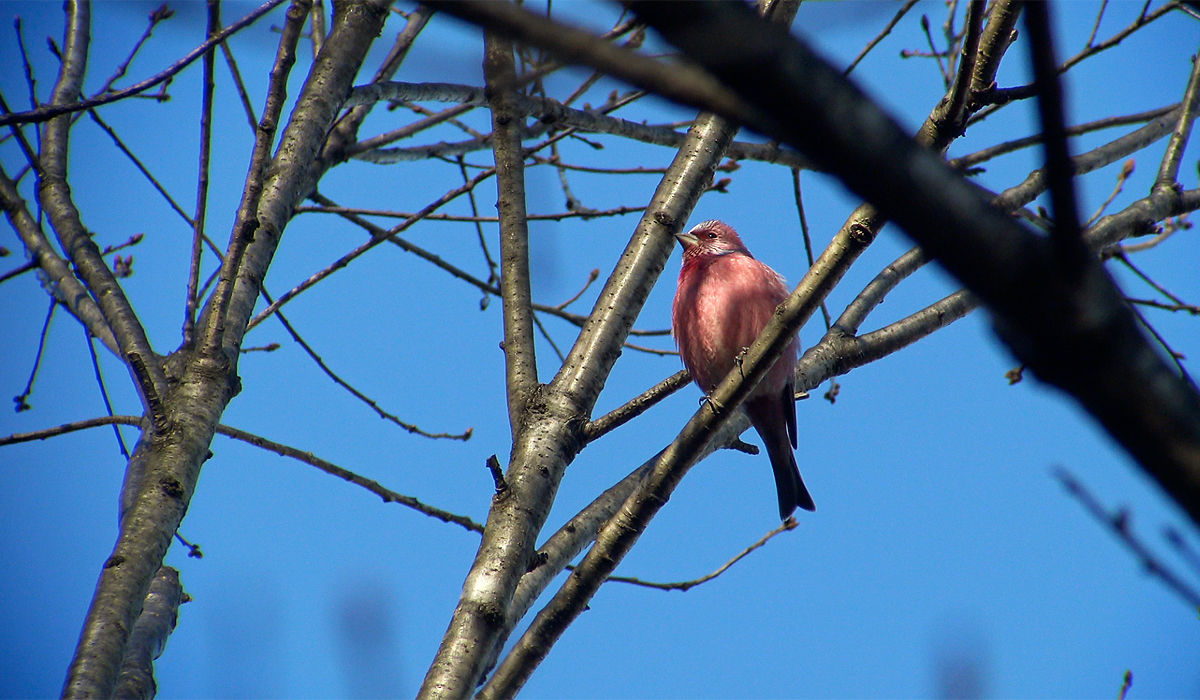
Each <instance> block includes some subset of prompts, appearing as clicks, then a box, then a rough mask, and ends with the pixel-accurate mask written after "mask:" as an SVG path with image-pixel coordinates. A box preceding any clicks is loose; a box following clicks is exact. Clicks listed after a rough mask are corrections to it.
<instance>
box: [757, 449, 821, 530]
mask: <svg viewBox="0 0 1200 700" xmlns="http://www.w3.org/2000/svg"><path fill="white" fill-rule="evenodd" d="M763 441H764V442H765V443H766V444H767V455H769V456H770V458H771V469H772V470H773V471H774V472H775V490H776V492H777V495H778V496H779V519H780V520H787V518H788V516H789V515H791V514H792V513H793V512H795V510H796V507H797V506H799V507H800V508H803V509H804V510H808V511H815V510H816V509H817V504H815V503H813V499H812V495H811V494H809V492H808V488H807V487H805V486H804V479H803V478H802V477H801V476H800V468H799V467H798V466H796V455H795V453H793V452H792V447H791V445H789V444H787V441H786V440H784V441H777V440H767V439H766V437H765V436H764V437H763ZM772 445H774V446H775V449H772Z"/></svg>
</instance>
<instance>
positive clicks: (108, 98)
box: [0, 0, 284, 126]
mask: <svg viewBox="0 0 1200 700" xmlns="http://www.w3.org/2000/svg"><path fill="white" fill-rule="evenodd" d="M283 2H284V0H267V2H266V4H264V5H263V6H262V7H259V8H258V9H256V10H254V11H253V12H251V13H250V14H248V15H246V16H245V17H243V18H242V19H240V20H238V21H237V22H234V23H233V24H231V25H229V26H228V27H226V28H225V29H224V30H223V31H222V32H221V33H220V34H219V35H217V36H215V37H212V38H211V39H209V40H208V41H205V42H204V43H203V44H201V45H199V46H197V47H196V48H194V49H192V50H191V51H190V52H188V54H187V55H186V56H184V57H183V58H181V59H179V60H178V61H176V62H175V63H173V64H171V66H170V67H169V68H167V69H166V70H164V71H162V72H161V73H159V74H158V75H155V76H153V77H151V78H147V79H146V80H143V81H142V82H140V83H137V84H135V85H132V86H130V87H128V88H125V89H124V90H119V91H117V92H110V93H107V94H104V95H100V96H99V97H93V98H91V99H88V100H83V101H82V102H70V103H65V104H53V105H45V106H43V107H39V108H37V109H33V110H30V111H28V112H14V113H10V114H2V115H0V126H8V125H9V124H25V123H39V122H45V121H49V120H51V119H53V118H54V117H56V116H58V115H60V114H67V113H69V112H79V111H82V110H85V109H92V108H93V107H99V106H100V105H105V104H109V103H111V102H116V101H117V100H123V99H125V98H126V97H129V96H131V95H137V94H140V93H142V92H145V91H146V90H149V89H150V88H152V87H154V86H156V85H158V84H160V83H162V82H164V81H166V80H167V79H169V78H171V77H172V76H174V75H175V74H176V73H178V72H179V71H181V70H183V69H184V68H187V67H188V66H189V65H191V63H192V62H193V61H195V60H196V59H197V58H200V57H201V56H203V55H204V53H205V52H206V51H208V50H209V48H211V47H213V46H215V45H216V44H218V43H220V42H222V41H224V40H225V39H226V38H228V37H229V36H231V35H233V34H234V33H236V32H238V31H240V30H242V29H244V28H245V27H247V26H249V25H251V24H253V23H254V21H255V20H257V19H258V18H259V17H262V16H263V15H265V14H266V13H268V12H270V11H271V10H273V9H275V8H276V7H278V6H279V5H281V4H283Z"/></svg>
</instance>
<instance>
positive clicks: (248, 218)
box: [201, 0, 312, 357]
mask: <svg viewBox="0 0 1200 700" xmlns="http://www.w3.org/2000/svg"><path fill="white" fill-rule="evenodd" d="M311 7H312V0H292V4H291V6H290V7H288V11H287V21H286V22H285V23H284V25H283V36H282V38H281V39H280V41H279V50H278V52H277V53H276V55H275V65H274V66H273V67H272V68H271V77H270V80H269V82H268V85H267V102H266V106H265V107H264V108H263V115H262V119H261V120H260V121H259V123H258V129H257V130H256V133H255V139H254V151H253V153H252V154H251V156H250V172H249V173H248V174H247V175H246V184H245V187H244V188H243V190H242V201H241V204H240V205H239V206H238V213H237V218H236V220H235V221H234V225H233V232H232V233H231V234H230V235H229V245H228V246H226V248H225V259H224V260H222V261H221V272H220V275H219V276H218V279H217V287H216V289H214V290H213V295H212V300H211V302H210V303H209V305H208V312H209V313H208V320H207V323H206V324H205V327H204V330H203V338H202V340H201V350H202V352H203V353H204V354H205V355H206V356H208V357H217V356H218V353H219V352H220V350H221V346H222V344H223V343H224V339H225V326H226V323H227V320H228V316H229V304H230V302H231V300H232V299H233V286H234V283H235V281H236V279H237V277H238V275H239V274H240V269H239V268H240V267H241V264H242V256H243V255H244V254H245V252H246V247H247V246H249V245H250V242H251V241H252V240H253V239H254V237H255V234H256V233H257V229H258V228H259V225H260V224H259V221H258V217H257V216H256V215H255V214H256V212H257V210H258V203H259V198H260V197H262V193H263V181H264V180H265V179H266V168H267V161H268V159H269V158H270V156H271V145H272V144H274V143H275V131H276V129H277V128H278V127H279V115H280V114H282V113H283V104H284V102H285V101H286V100H287V80H288V75H289V74H290V73H291V71H292V66H293V65H295V63H296V44H297V43H298V42H299V41H300V33H301V31H302V30H303V29H304V20H305V19H306V18H307V17H308V11H309V9H310V8H311Z"/></svg>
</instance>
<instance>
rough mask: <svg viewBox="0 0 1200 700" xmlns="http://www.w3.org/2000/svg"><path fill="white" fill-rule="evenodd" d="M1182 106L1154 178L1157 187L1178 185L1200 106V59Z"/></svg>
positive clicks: (1194, 61) (1195, 61)
mask: <svg viewBox="0 0 1200 700" xmlns="http://www.w3.org/2000/svg"><path fill="white" fill-rule="evenodd" d="M1181 106H1182V108H1183V109H1182V111H1181V112H1180V114H1179V121H1178V122H1177V123H1176V124H1175V130H1174V131H1173V132H1172V133H1171V140H1170V141H1168V142H1167V150H1166V152H1165V153H1163V159H1162V163H1161V164H1160V165H1159V169H1158V177H1157V178H1155V180H1154V186H1155V187H1177V186H1178V178H1179V164H1180V163H1181V162H1182V161H1183V150H1184V147H1185V146H1187V142H1188V136H1190V135H1191V132H1192V122H1194V121H1195V120H1196V110H1197V109H1198V108H1200V61H1197V60H1193V61H1192V75H1191V78H1189V79H1188V86H1187V90H1186V91H1185V92H1184V94H1183V100H1182V103H1181Z"/></svg>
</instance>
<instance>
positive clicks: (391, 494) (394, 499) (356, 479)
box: [0, 416, 483, 532]
mask: <svg viewBox="0 0 1200 700" xmlns="http://www.w3.org/2000/svg"><path fill="white" fill-rule="evenodd" d="M141 424H142V419H141V418H139V417H137V416H101V417H99V418H90V419H88V420H81V421H77V422H74V423H65V424H63V425H60V426H57V427H54V428H46V429H44V430H37V431H33V432H29V433H14V434H13V435H9V436H8V437H3V438H0V447H5V446H7V445H15V444H17V443H21V442H31V441H33V440H47V439H49V438H52V437H57V436H59V435H66V434H67V433H73V432H76V431H79V430H87V429H88V428H96V427H100V426H103V425H132V426H134V427H140V426H141ZM216 432H217V433H219V434H221V435H224V436H225V437H229V438H233V439H235V440H241V441H242V442H245V443H249V444H251V445H254V446H255V447H259V448H262V449H264V450H267V451H269V452H274V453H275V454H277V455H280V456H282V457H289V458H291V459H294V460H297V461H299V462H303V463H305V464H307V465H309V466H313V467H316V468H317V469H320V470H321V471H323V472H325V473H327V474H332V475H333V476H336V477H338V478H340V479H345V480H346V481H348V482H350V483H352V484H355V485H357V486H361V487H363V488H365V489H366V490H368V491H370V492H371V493H373V494H375V495H377V496H379V497H380V498H382V499H383V502H384V503H399V504H400V505H402V506H406V507H408V508H412V509H413V510H415V511H417V512H419V513H424V514H425V515H429V516H431V517H434V518H437V519H438V520H441V521H443V522H447V523H453V524H455V525H459V526H461V527H463V528H465V529H467V530H470V531H472V532H483V526H482V525H480V524H479V523H477V522H475V521H473V520H471V519H470V518H468V517H465V516H462V515H456V514H454V513H450V512H449V511H445V510H442V509H440V508H434V507H433V506H429V505H426V504H424V503H422V502H420V501H418V500H417V499H415V498H413V497H412V496H405V495H404V494H402V493H396V492H395V491H392V490H390V489H387V488H384V487H383V486H381V485H380V484H379V483H378V482H376V481H373V480H371V479H367V478H365V477H362V476H359V475H358V474H355V473H354V472H351V471H349V470H346V469H343V468H341V467H339V466H337V465H336V464H333V463H332V462H328V461H326V460H323V459H321V458H320V457H317V456H316V455H314V454H313V453H312V452H304V451H302V450H298V449H296V448H294V447H289V446H287V445H284V444H281V443H278V442H274V441H272V440H268V439H266V438H263V437H259V436H257V435H255V434H253V433H248V432H246V431H244V430H239V429H237V428H231V427H229V426H228V425H218V426H217V428H216Z"/></svg>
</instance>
